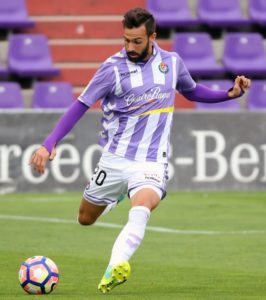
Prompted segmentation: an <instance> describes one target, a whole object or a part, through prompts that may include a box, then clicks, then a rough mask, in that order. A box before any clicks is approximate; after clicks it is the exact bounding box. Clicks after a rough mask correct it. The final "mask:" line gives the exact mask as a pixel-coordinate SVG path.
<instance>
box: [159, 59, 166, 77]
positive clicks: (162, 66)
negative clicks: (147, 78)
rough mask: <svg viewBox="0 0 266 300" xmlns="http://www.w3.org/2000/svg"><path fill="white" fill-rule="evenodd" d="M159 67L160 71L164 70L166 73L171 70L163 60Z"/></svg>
mask: <svg viewBox="0 0 266 300" xmlns="http://www.w3.org/2000/svg"><path fill="white" fill-rule="evenodd" d="M158 67H159V70H160V72H162V73H164V74H166V73H168V71H169V67H168V65H167V64H166V63H164V62H163V61H162V62H160V64H159V66H158Z"/></svg>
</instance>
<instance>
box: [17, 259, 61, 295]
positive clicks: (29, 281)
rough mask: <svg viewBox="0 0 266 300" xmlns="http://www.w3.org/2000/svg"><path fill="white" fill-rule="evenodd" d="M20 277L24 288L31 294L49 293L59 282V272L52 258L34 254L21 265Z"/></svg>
mask: <svg viewBox="0 0 266 300" xmlns="http://www.w3.org/2000/svg"><path fill="white" fill-rule="evenodd" d="M18 279H19V282H20V285H21V286H22V288H23V289H24V290H25V291H26V292H27V293H29V294H49V293H51V292H52V291H53V289H54V288H55V287H56V285H57V283H58V280H59V272H58V268H57V266H56V264H55V263H54V262H53V261H52V260H51V259H50V258H48V257H45V256H33V257H30V258H28V259H27V260H26V261H25V262H24V263H23V264H22V265H21V267H20V269H19V273H18Z"/></svg>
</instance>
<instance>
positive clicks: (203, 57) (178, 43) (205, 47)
mask: <svg viewBox="0 0 266 300" xmlns="http://www.w3.org/2000/svg"><path fill="white" fill-rule="evenodd" d="M173 51H176V52H177V53H178V54H179V55H180V56H181V57H182V59H183V60H184V62H185V64H186V66H187V68H188V70H189V71H190V73H191V75H192V76H220V75H223V74H224V68H223V66H221V65H219V64H218V63H217V62H216V60H215V57H214V52H213V47H212V40H211V37H210V35H209V34H208V33H199V32H197V33H176V34H175V35H174V39H173Z"/></svg>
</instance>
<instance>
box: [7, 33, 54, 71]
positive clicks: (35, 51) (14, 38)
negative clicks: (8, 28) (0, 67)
mask: <svg viewBox="0 0 266 300" xmlns="http://www.w3.org/2000/svg"><path fill="white" fill-rule="evenodd" d="M8 64H9V69H10V72H11V73H13V74H16V75H17V76H19V77H49V76H56V75H58V74H59V69H57V68H56V67H54V66H53V62H52V58H51V53H50V49H49V46H48V40H47V37H46V36H45V35H43V34H15V35H11V36H10V38H9V49H8Z"/></svg>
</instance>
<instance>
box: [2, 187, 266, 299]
mask: <svg viewBox="0 0 266 300" xmlns="http://www.w3.org/2000/svg"><path fill="white" fill-rule="evenodd" d="M80 197H81V193H66V194H13V195H6V196H0V299H2V300H6V299H8V300H9V299H10V300H11V299H36V296H31V295H27V294H26V293H25V292H24V291H23V290H22V288H21V287H20V285H19V282H18V278H17V276H18V270H19V267H20V264H21V263H22V262H23V261H24V260H25V259H26V258H28V257H30V256H33V255H45V256H48V257H50V258H51V259H52V260H54V261H55V262H56V264H57V265H58V267H59V271H60V281H59V285H58V286H57V288H56V289H55V290H54V292H53V293H52V294H50V295H49V296H48V297H49V299H55V300H59V299H62V300H63V299H64V300H65V299H71V300H75V299H78V300H83V299H93V300H97V299H104V298H105V299H108V300H112V299H116V300H119V299H127V300H130V299H138V300H142V299H143V300H146V299H147V300H156V299H163V300H169V299H173V300H179V299H180V300H181V299H186V300H189V299H191V300H192V299H193V300H194V299H197V300H199V299H202V300H206V299H210V300H216V299H217V300H218V299H219V300H226V299H230V300H232V299H236V300H238V299H239V300H243V299H258V300H261V299H266V193H169V195H168V197H167V198H166V200H164V201H162V203H161V205H160V207H159V208H158V209H156V210H155V211H154V212H153V213H152V216H151V219H150V222H149V228H148V230H147V232H146V236H145V239H144V242H143V243H142V245H141V246H140V248H139V250H138V251H137V252H136V253H135V255H134V256H133V257H132V259H131V266H132V274H131V277H130V278H129V280H128V282H126V283H125V284H123V285H122V286H120V287H117V288H115V289H114V290H113V291H112V292H111V293H110V294H108V295H102V294H100V293H99V292H98V290H97V285H98V282H99V280H100V278H101V276H102V274H103V272H104V270H105V268H106V265H107V263H108V260H109V257H110V252H111V248H112V245H113V242H114V240H115V238H116V236H117V235H118V233H119V231H120V229H119V226H117V228H116V225H123V224H125V223H126V220H127V211H128V209H129V201H127V200H125V201H124V202H122V203H121V204H119V206H118V207H117V208H116V209H115V210H114V211H112V212H111V213H110V214H108V215H107V216H104V217H102V218H101V219H100V220H99V221H100V222H101V223H100V224H98V225H97V224H96V225H95V226H91V227H82V226H80V225H78V224H76V222H75V220H76V215H77V210H78V207H79V202H80ZM110 224H111V225H110ZM112 226H113V227H112ZM37 297H38V296H37ZM41 297H45V296H41Z"/></svg>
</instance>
